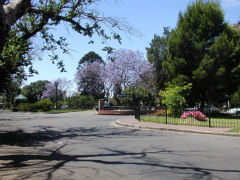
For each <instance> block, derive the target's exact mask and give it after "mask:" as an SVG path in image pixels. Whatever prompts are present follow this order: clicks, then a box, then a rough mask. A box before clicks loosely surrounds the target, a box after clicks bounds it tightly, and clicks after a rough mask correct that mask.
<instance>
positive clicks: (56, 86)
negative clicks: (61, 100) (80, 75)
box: [55, 82, 58, 109]
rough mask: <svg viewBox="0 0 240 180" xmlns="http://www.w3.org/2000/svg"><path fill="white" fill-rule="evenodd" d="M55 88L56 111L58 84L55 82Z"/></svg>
mask: <svg viewBox="0 0 240 180" xmlns="http://www.w3.org/2000/svg"><path fill="white" fill-rule="evenodd" d="M55 86H56V109H57V100H58V98H57V95H58V94H57V90H58V82H55Z"/></svg>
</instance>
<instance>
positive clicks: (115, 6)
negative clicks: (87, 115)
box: [24, 0, 240, 85]
mask: <svg viewBox="0 0 240 180" xmlns="http://www.w3.org/2000/svg"><path fill="white" fill-rule="evenodd" d="M190 2H192V1H191V0H147V1H146V0H101V3H100V4H99V5H98V9H99V10H100V11H101V12H102V13H104V15H106V16H114V17H121V18H126V19H127V21H128V22H129V24H131V25H132V26H134V27H135V28H136V29H138V30H139V31H140V32H141V34H142V35H143V36H142V37H141V38H139V37H136V36H129V35H126V34H125V33H123V34H122V44H121V45H120V44H118V43H117V42H115V41H114V42H112V41H111V42H109V43H108V44H107V45H110V46H112V47H114V48H116V49H119V48H126V49H132V50H139V51H142V52H143V53H144V54H146V50H145V48H146V47H149V43H150V42H151V40H152V38H153V36H154V34H158V35H161V34H162V30H163V27H170V28H175V27H176V23H177V19H178V13H179V11H182V12H184V11H185V9H186V7H187V5H188V4H189V3H190ZM220 2H221V5H222V8H223V10H224V12H225V20H226V21H227V22H229V23H230V24H232V23H236V22H237V21H238V20H240V0H221V1H220ZM54 31H55V32H54V33H55V34H59V35H61V34H64V35H65V36H66V37H67V40H68V43H69V44H70V46H69V47H70V49H71V50H72V51H71V55H64V54H61V53H60V52H59V53H60V54H59V56H60V57H61V58H62V59H64V63H65V66H66V70H67V72H66V73H60V71H59V70H58V69H57V67H56V65H54V64H52V63H51V62H50V61H49V57H48V56H47V54H46V53H44V54H42V53H41V52H36V54H37V55H36V57H35V60H34V68H35V69H36V70H37V71H38V72H39V75H34V77H30V78H28V80H27V81H26V82H25V83H24V85H27V84H29V83H31V82H34V81H37V80H50V81H52V80H55V79H57V78H59V77H60V78H63V77H65V78H67V79H68V80H73V79H74V75H75V73H76V68H77V65H78V61H79V59H80V58H81V57H82V56H84V55H85V54H86V53H88V52H89V51H95V52H96V53H98V54H99V55H100V56H101V57H102V58H103V59H104V60H105V59H106V53H105V52H103V51H102V50H101V49H102V48H103V47H104V46H105V45H106V44H105V45H103V44H102V43H101V42H102V41H101V38H100V39H98V38H95V43H94V44H91V45H89V44H88V41H89V39H88V38H86V37H83V36H81V35H79V34H77V33H76V32H74V31H72V30H71V28H68V27H67V26H66V25H65V26H61V27H59V28H56V29H54ZM38 57H40V58H41V59H43V60H42V61H39V60H38V59H39V58H38Z"/></svg>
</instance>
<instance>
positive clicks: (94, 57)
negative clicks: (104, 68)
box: [78, 51, 105, 68]
mask: <svg viewBox="0 0 240 180" xmlns="http://www.w3.org/2000/svg"><path fill="white" fill-rule="evenodd" d="M96 61H98V62H99V63H102V64H105V62H104V61H103V59H102V57H101V56H99V55H98V54H97V53H95V52H93V51H90V52H89V53H87V54H85V55H84V56H83V57H82V58H81V59H80V61H79V62H78V68H79V67H80V66H82V65H85V64H86V63H93V62H96Z"/></svg>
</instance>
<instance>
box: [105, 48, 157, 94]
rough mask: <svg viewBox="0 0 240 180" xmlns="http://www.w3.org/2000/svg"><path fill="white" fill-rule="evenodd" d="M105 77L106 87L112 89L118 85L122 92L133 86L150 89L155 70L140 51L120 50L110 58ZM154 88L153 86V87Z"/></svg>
mask: <svg viewBox="0 0 240 180" xmlns="http://www.w3.org/2000/svg"><path fill="white" fill-rule="evenodd" d="M109 59H110V60H111V61H110V62H109V63H107V65H106V68H105V71H104V76H105V86H106V87H107V88H108V89H111V88H112V87H113V86H114V85H116V84H118V85H120V86H121V88H122V90H124V89H126V88H128V87H130V86H132V85H136V86H137V85H143V86H145V87H149V88H150V86H151V85H150V84H151V83H152V82H153V79H154V73H153V72H154V68H153V66H152V65H151V64H149V63H148V62H147V61H146V60H145V59H144V56H143V53H141V52H140V51H132V50H126V49H120V50H117V51H114V52H113V54H111V56H110V57H109ZM152 87H153V86H152Z"/></svg>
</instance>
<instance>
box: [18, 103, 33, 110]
mask: <svg viewBox="0 0 240 180" xmlns="http://www.w3.org/2000/svg"><path fill="white" fill-rule="evenodd" d="M29 106H30V104H29V103H24V102H23V103H20V104H18V106H17V107H18V110H19V111H29Z"/></svg>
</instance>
